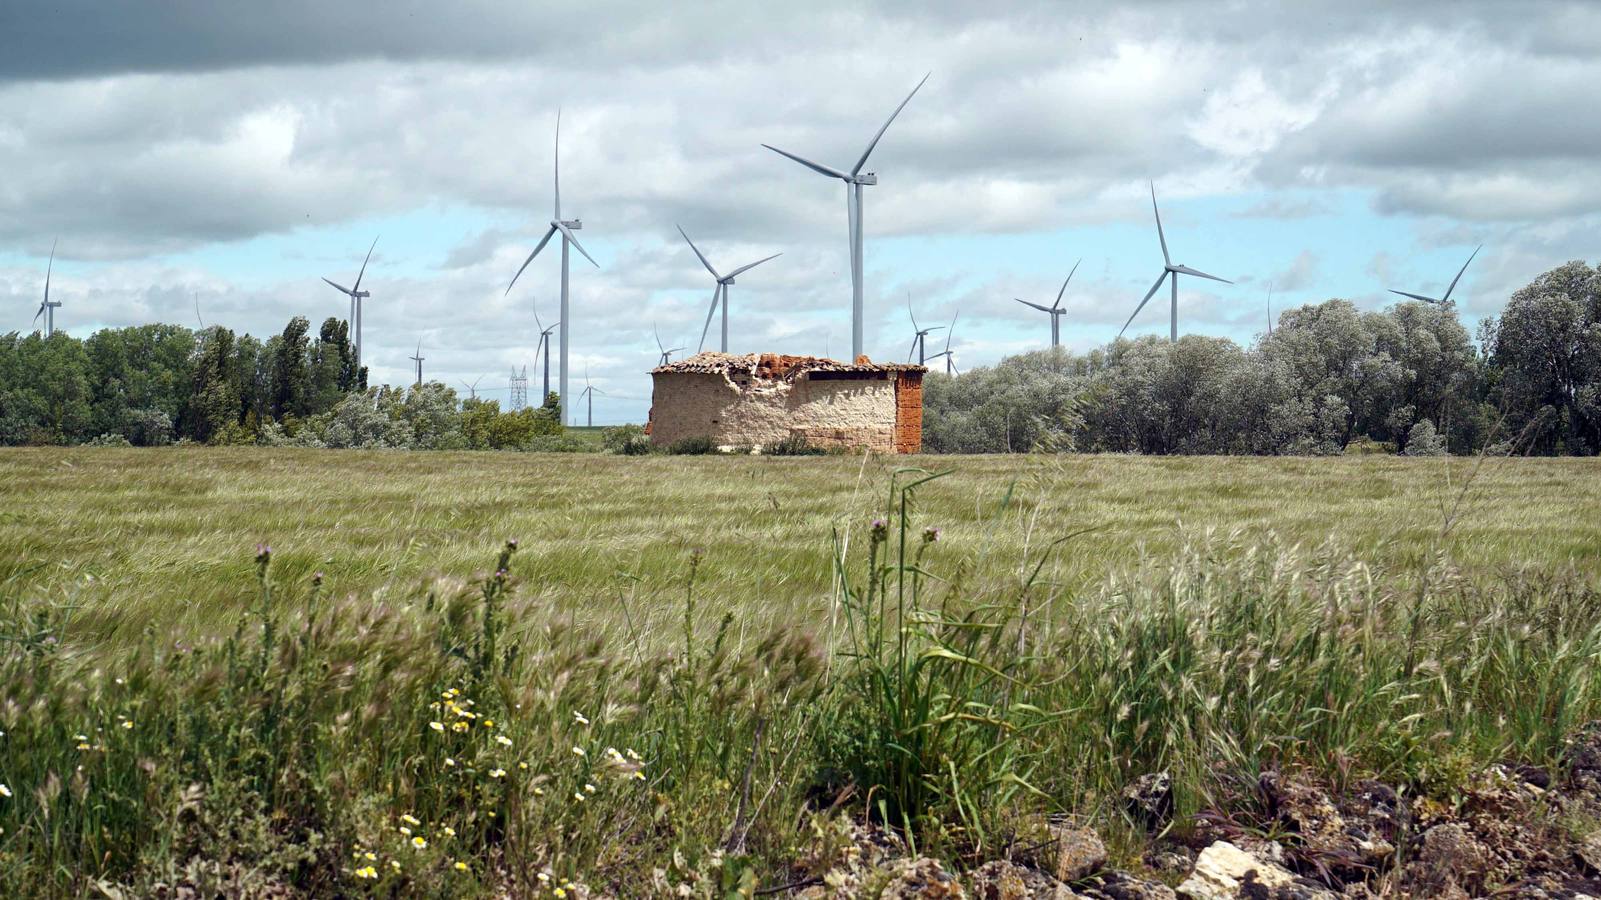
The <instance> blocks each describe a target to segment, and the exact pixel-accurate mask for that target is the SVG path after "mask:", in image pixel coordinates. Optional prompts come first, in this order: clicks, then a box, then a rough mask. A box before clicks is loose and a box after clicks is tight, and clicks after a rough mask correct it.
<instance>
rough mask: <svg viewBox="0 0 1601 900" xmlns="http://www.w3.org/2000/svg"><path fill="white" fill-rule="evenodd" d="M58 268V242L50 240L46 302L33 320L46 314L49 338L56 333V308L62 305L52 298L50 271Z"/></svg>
mask: <svg viewBox="0 0 1601 900" xmlns="http://www.w3.org/2000/svg"><path fill="white" fill-rule="evenodd" d="M55 268H56V242H55V241H51V242H50V262H49V263H47V264H46V265H45V270H44V302H42V303H40V304H39V311H38V312H36V313H34V314H33V321H34V322H38V321H39V317H40V316H44V336H45V337H46V338H49V337H50V336H51V335H52V334H55V333H56V309H57V308H59V307H60V306H61V301H60V300H51V299H50V273H51V272H53V271H55Z"/></svg>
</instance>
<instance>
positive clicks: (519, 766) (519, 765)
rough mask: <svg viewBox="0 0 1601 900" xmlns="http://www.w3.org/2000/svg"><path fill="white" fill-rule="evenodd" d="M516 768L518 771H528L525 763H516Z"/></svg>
mask: <svg viewBox="0 0 1601 900" xmlns="http://www.w3.org/2000/svg"><path fill="white" fill-rule="evenodd" d="M517 768H519V769H522V770H524V771H527V769H528V764H527V763H525V762H520V763H518V764H517Z"/></svg>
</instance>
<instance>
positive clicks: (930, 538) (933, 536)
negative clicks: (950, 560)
mask: <svg viewBox="0 0 1601 900" xmlns="http://www.w3.org/2000/svg"><path fill="white" fill-rule="evenodd" d="M939 533H940V529H939V527H938V526H935V525H930V526H928V527H927V528H925V529H923V543H925V544H932V543H934V542H935V541H937V540H939Z"/></svg>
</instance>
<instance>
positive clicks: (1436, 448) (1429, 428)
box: [1406, 419, 1445, 456]
mask: <svg viewBox="0 0 1601 900" xmlns="http://www.w3.org/2000/svg"><path fill="white" fill-rule="evenodd" d="M1406 455H1407V456H1444V455H1445V437H1444V436H1443V435H1441V434H1440V433H1439V432H1438V431H1435V430H1434V423H1433V422H1430V421H1429V420H1428V419H1424V420H1422V421H1420V422H1418V423H1417V424H1416V425H1413V426H1412V429H1411V430H1410V431H1408V432H1407V433H1406Z"/></svg>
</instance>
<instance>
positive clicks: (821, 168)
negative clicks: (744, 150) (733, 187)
mask: <svg viewBox="0 0 1601 900" xmlns="http://www.w3.org/2000/svg"><path fill="white" fill-rule="evenodd" d="M762 146H763V147H766V148H767V149H769V150H771V151H773V152H774V153H777V154H778V155H779V156H787V157H789V158H790V159H793V160H794V161H796V162H798V163H800V164H801V165H803V166H805V167H806V168H808V169H811V170H812V171H813V172H816V173H817V174H819V175H827V176H828V177H830V178H841V179H844V180H845V181H850V180H851V177H850V176H849V175H846V174H845V173H844V172H841V171H840V170H838V169H830V168H829V167H828V166H825V165H823V164H822V163H814V162H812V161H811V160H809V159H807V158H806V157H804V156H796V155H795V154H793V153H791V152H789V151H788V150H780V149H778V148H777V147H774V146H773V145H772V144H763V145H762Z"/></svg>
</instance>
